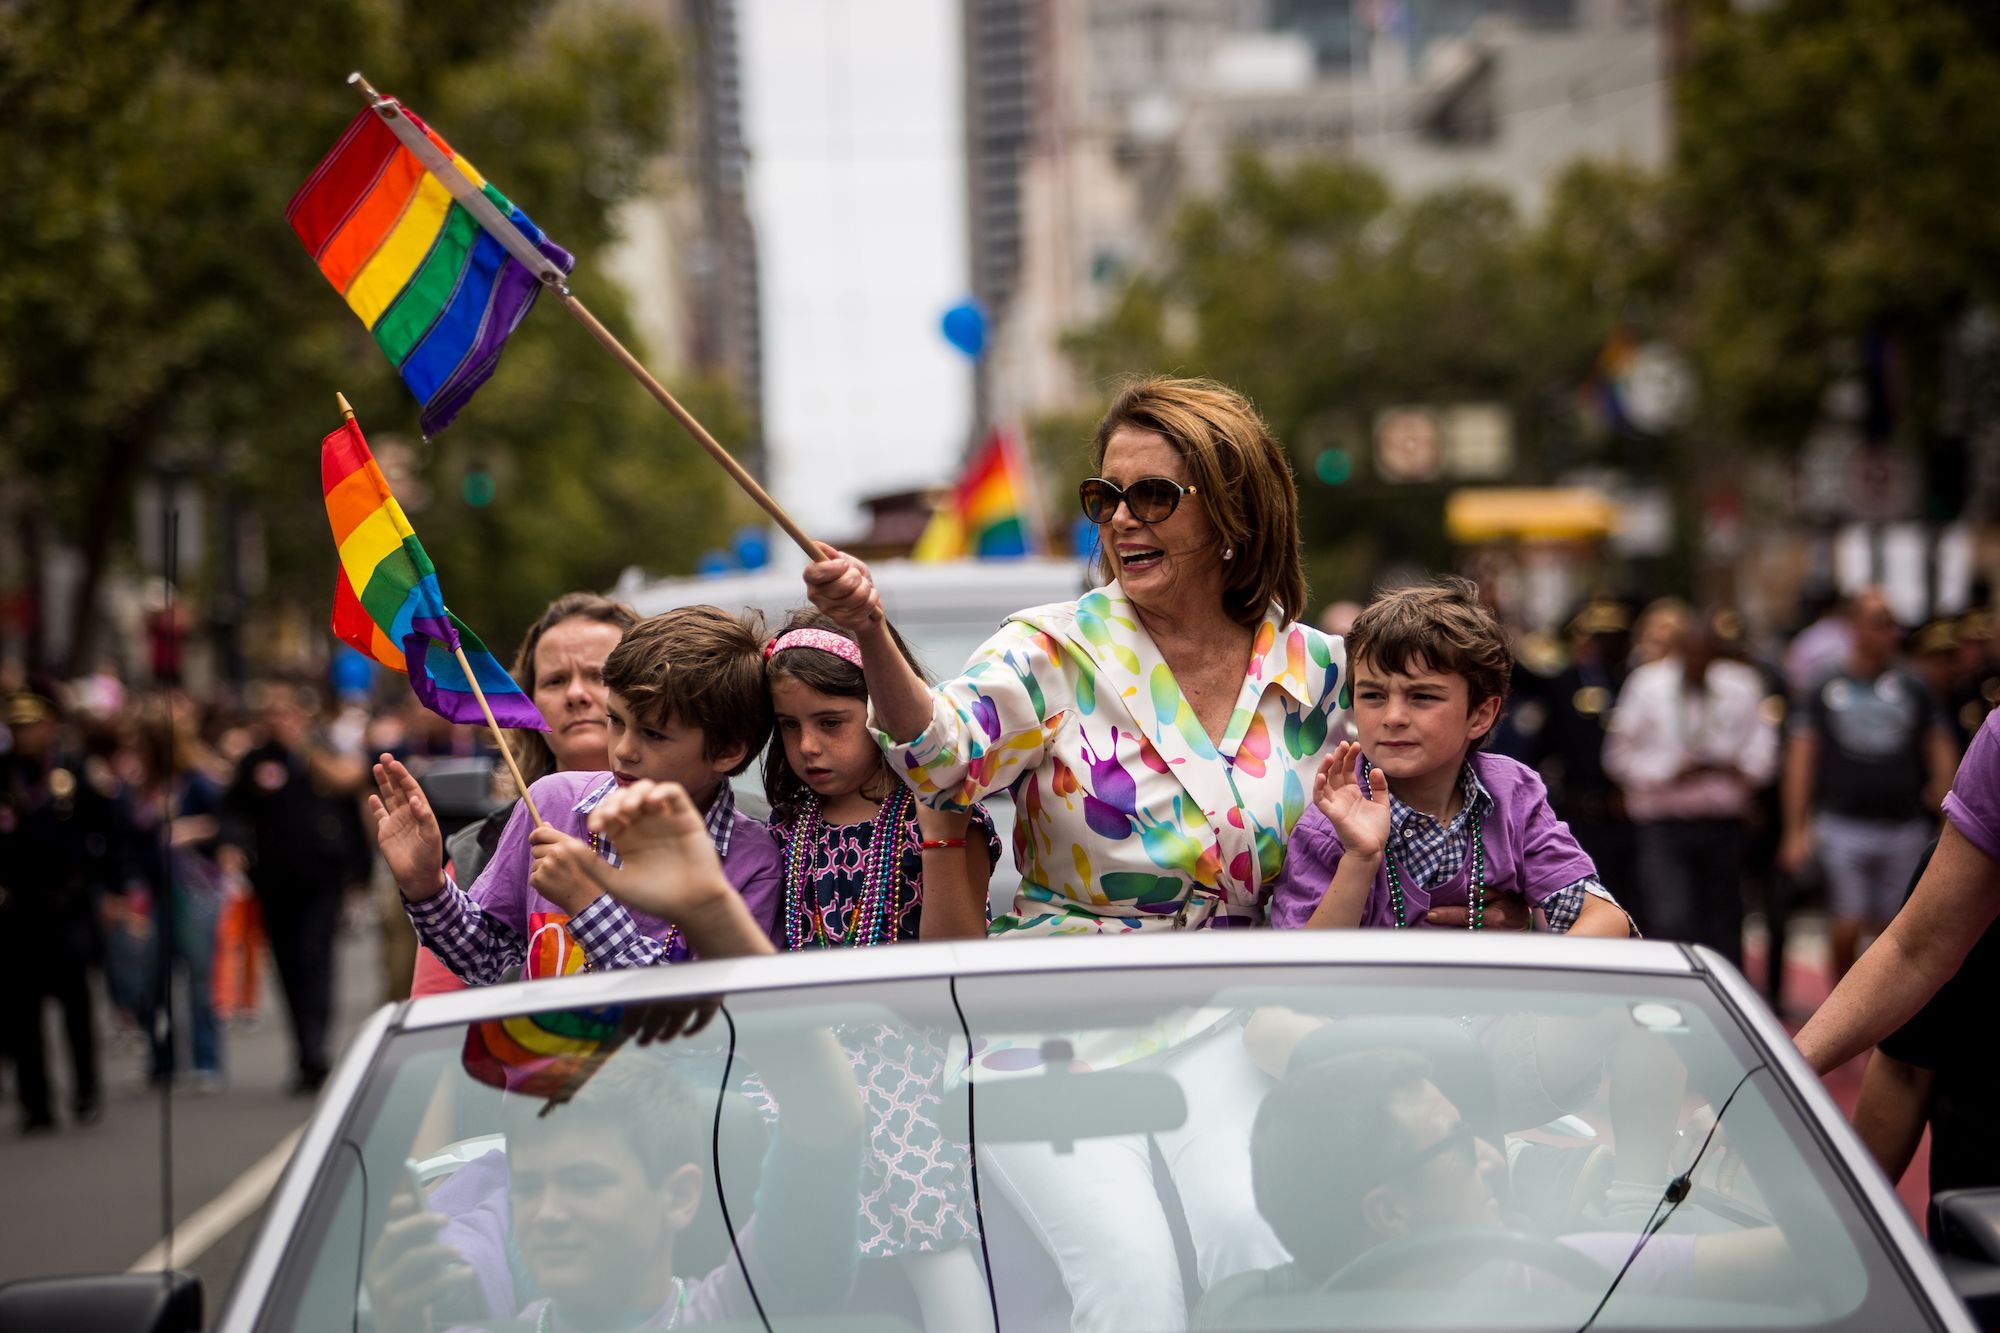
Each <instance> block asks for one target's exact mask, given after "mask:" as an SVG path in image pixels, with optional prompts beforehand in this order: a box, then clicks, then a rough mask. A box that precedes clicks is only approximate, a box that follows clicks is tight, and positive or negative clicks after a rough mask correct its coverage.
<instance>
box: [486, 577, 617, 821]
mask: <svg viewBox="0 0 2000 1333" xmlns="http://www.w3.org/2000/svg"><path fill="white" fill-rule="evenodd" d="M565 620H594V621H596V622H597V623H598V624H600V625H609V626H611V627H612V628H613V629H615V630H617V631H618V632H619V633H620V634H623V633H624V632H625V631H626V630H628V629H631V628H632V627H633V626H634V625H636V624H638V623H639V613H638V612H636V611H634V610H633V609H632V608H631V607H629V606H627V605H625V603H623V602H614V601H612V600H611V599H610V598H609V597H600V596H599V595H598V594H596V593H594V592H566V593H564V594H563V595H562V596H560V597H558V598H556V599H555V600H554V601H553V602H550V603H549V604H548V607H547V608H546V609H545V610H543V612H542V614H541V615H539V616H537V617H535V623H534V624H532V625H530V626H528V632H527V633H526V634H523V635H522V636H521V646H520V648H518V649H517V650H516V651H515V653H514V665H513V673H514V683H515V684H517V685H519V686H520V687H521V688H522V689H523V690H526V691H527V692H528V697H529V698H530V699H532V698H534V697H535V649H536V648H538V647H540V646H541V642H542V636H543V635H544V634H547V633H548V632H549V631H550V630H552V629H554V628H555V627H556V626H557V625H560V624H562V623H563V621H565ZM515 736H517V737H518V738H519V743H518V745H517V747H516V749H515V751H514V760H515V762H516V763H518V764H519V765H520V766H521V777H522V779H523V780H524V781H527V782H530V783H532V782H534V781H535V780H536V779H538V778H543V777H546V776H548V775H549V774H550V773H553V772H555V769H556V755H555V751H553V750H551V749H550V748H549V742H548V738H547V737H546V736H544V735H543V734H542V733H541V732H539V731H519V732H516V733H515Z"/></svg>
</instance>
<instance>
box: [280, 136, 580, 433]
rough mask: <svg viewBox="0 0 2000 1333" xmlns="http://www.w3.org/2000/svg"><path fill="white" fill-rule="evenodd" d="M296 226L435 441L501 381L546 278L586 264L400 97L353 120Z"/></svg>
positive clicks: (293, 208) (304, 192) (292, 213)
mask: <svg viewBox="0 0 2000 1333" xmlns="http://www.w3.org/2000/svg"><path fill="white" fill-rule="evenodd" d="M285 220H286V221H287V222H290V223H291V224H292V230H293V231H295V232H297V233H298V236H299V240H301V241H302V242H304V243H305V247H306V251H307V252H308V253H309V254H311V255H312V257H313V262H315V263H316V264H318V265H319V270H320V272H321V273H323V274H325V275H326V280H327V281H328V282H330V283H332V284H333V288H334V290H335V291H337V292H339V293H340V294H341V295H342V296H343V297H345V298H346V299H347V304H348V306H349V307H350V308H351V309H352V310H353V311H354V313H355V314H357V315H359V316H360V317H361V322H362V323H363V324H366V325H367V326H368V331H369V332H370V333H372V334H373V335H374V336H375V343H376V345H377V346H378V347H380V348H381V349H382V351H383V352H384V353H385V354H386V355H387V356H388V358H389V360H390V361H391V362H393V363H394V364H395V366H396V373H397V374H399V375H401V376H402V377H403V383H404V384H406V385H408V386H409V389H410V392H411V393H413V394H415V395H416V396H417V402H418V403H420V404H421V405H422V407H423V415H422V417H421V423H422V427H423V432H424V434H425V435H426V436H431V435H435V434H437V433H438V432H439V431H441V430H443V429H444V428H445V427H446V426H447V425H449V424H450V423H451V419H452V418H453V417H454V416H456V415H458V411H459V409H460V408H462V407H464V406H465V404H466V402H467V401H468V400H469V399H470V398H471V397H472V395H473V392H474V391H475V390H477V389H478V388H479V386H480V385H482V384H484V383H485V382H486V380H487V378H488V377H489V376H490V375H492V373H493V368H494V366H495V365H497V364H498V363H499V360H500V349H501V347H502V345H504V344H505V343H506V341H507V338H508V336H509V335H510V334H512V333H513V332H514V330H515V328H516V327H517V326H519V324H520V322H521V319H522V317H523V316H524V315H526V314H527V313H528V307H530V306H532V305H533V304H534V303H535V296H536V294H537V293H539V292H540V291H541V289H542V286H543V284H544V282H546V281H549V280H550V279H551V277H552V276H559V275H562V274H567V273H568V272H569V271H570V270H571V269H572V268H574V267H575V266H576V260H575V259H574V258H573V257H571V255H570V253H569V252H568V251H567V250H564V249H563V248H562V247H561V246H559V245H557V244H556V243H555V242H553V241H551V240H549V239H548V238H547V237H546V236H544V235H542V233H541V230H540V229H539V228H537V227H536V226H535V224H534V223H532V222H530V221H529V220H528V215H527V214H525V213H523V212H522V211H521V210H520V209H519V208H516V207H515V206H514V205H513V204H512V203H511V202H509V200H508V199H507V197H506V196H505V195H503V194H501V193H500V191H498V190H496V189H494V188H493V186H492V185H491V184H489V183H487V181H486V180H485V179H484V178H483V177H481V176H480V174H479V172H478V171H477V170H475V169H474V168H473V165H472V164H471V163H470V162H467V161H466V160H465V159H464V158H462V157H460V156H458V154H457V153H455V152H453V151H452V149H451V146H450V145H449V144H447V143H445V141H444V140H443V139H441V138H439V137H438V136H437V135H436V134H435V133H433V132H432V131H431V129H430V127H429V126H427V125H425V124H424V123H423V121H422V120H420V119H418V118H417V116H416V115H415V114H414V113H412V112H411V111H410V110H409V109H408V108H406V107H404V106H402V105H401V104H400V103H398V102H396V101H395V99H393V98H384V99H382V100H381V101H380V102H378V103H376V104H375V105H374V106H371V107H369V108H368V109H367V110H365V111H363V112H362V113H361V114H360V115H358V116H356V117H355V118H354V120H353V122H352V123H351V124H349V125H348V127H347V132H346V133H345V134H343V135H341V136H340V142H338V143H336V144H335V145H334V146H333V151H332V152H330V153H328V154H327V155H326V157H325V158H324V159H322V160H321V162H320V164H319V166H318V167H316V168H314V170H313V173H312V175H311V176H310V177H309V178H307V180H306V183H305V184H304V185H302V186H300V187H299V192H298V193H297V194H296V195H294V196H293V197H292V202H291V204H290V205H289V206H287V207H286V209H285ZM510 230H511V232H512V233H513V234H512V235H509V234H507V233H508V232H509V231H510Z"/></svg>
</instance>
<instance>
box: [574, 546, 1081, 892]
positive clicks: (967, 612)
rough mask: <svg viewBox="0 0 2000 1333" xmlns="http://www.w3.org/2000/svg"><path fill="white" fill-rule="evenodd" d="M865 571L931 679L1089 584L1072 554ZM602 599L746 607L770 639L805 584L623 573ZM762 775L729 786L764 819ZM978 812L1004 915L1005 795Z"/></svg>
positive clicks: (650, 608) (659, 606) (1012, 884)
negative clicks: (992, 830)
mask: <svg viewBox="0 0 2000 1333" xmlns="http://www.w3.org/2000/svg"><path fill="white" fill-rule="evenodd" d="M869 570H870V572H872V573H873V574H874V576H875V586H876V587H877V588H878V589H880V590H881V593H882V604H883V606H884V607H885V608H886V609H887V610H888V612H889V620H890V622H891V623H892V624H894V625H895V627H896V629H897V630H898V631H899V632H900V633H901V634H902V636H903V638H904V639H905V640H906V641H907V642H908V643H909V645H910V648H911V650H912V651H913V652H915V653H916V655H917V660H918V661H919V662H921V663H922V664H923V666H924V669H925V670H926V671H928V672H929V673H930V675H931V676H932V677H934V678H938V679H943V678H946V677H950V676H955V675H957V674H958V673H959V671H960V670H961V669H962V668H963V667H964V666H965V663H966V660H967V659H968V658H969V657H971V656H972V652H973V650H974V649H975V648H977V647H979V645H980V644H981V643H984V642H985V641H986V640H987V639H988V638H989V637H991V636H992V634H993V632H994V631H995V630H997V629H999V628H1000V626H1001V624H1002V623H1003V622H1004V621H1005V620H1006V619H1007V617H1008V616H1010V615H1012V614H1013V613H1014V612H1016V611H1019V610H1022V609H1024V608H1026V607H1030V606H1041V605H1043V604H1045V603H1048V602H1067V601H1073V600H1074V599H1075V598H1076V597H1077V596H1079V595H1080V594H1082V593H1083V592H1084V591H1085V590H1086V589H1088V588H1089V586H1090V582H1089V577H1088V573H1087V571H1086V569H1085V566H1084V562H1083V561H1082V560H1081V559H1078V558H1075V557H1067V558H1061V559H1057V558H1053V557H1027V558H1024V559H1020V560H959V561H950V562H946V563H942V564H918V563H917V562H915V561H913V560H882V561H871V562H869ZM610 595H611V596H613V597H616V598H618V599H619V600H620V601H623V602H626V603H629V604H630V605H631V606H632V608H633V609H634V610H636V611H637V612H638V613H639V614H640V615H642V616H655V615H658V614H659V613H660V612H662V611H671V610H673V609H674V608H675V607H677V606H696V605H702V604H706V605H709V606H719V607H721V608H722V609H723V610H725V611H732V612H736V611H744V610H753V611H757V612H760V613H761V614H762V615H763V616H764V618H765V620H766V621H767V622H768V624H769V627H770V631H771V632H772V633H775V632H776V631H777V628H778V626H779V625H782V624H783V623H784V620H785V616H786V615H787V614H788V613H789V612H790V611H792V610H793V609H794V608H795V607H800V606H804V605H805V604H806V596H805V584H804V583H803V582H802V581H801V580H800V578H799V572H798V568H797V567H796V566H793V567H791V568H774V569H765V570H755V571H751V572H747V573H740V574H722V575H716V576H714V577H709V578H683V579H658V580H653V581H647V580H646V579H645V578H644V577H643V576H640V575H639V574H638V573H637V571H630V572H628V574H627V575H626V577H625V578H623V579H620V580H619V582H618V586H616V587H615V588H613V589H611V592H610ZM761 774H762V765H761V764H753V765H752V766H751V768H750V769H749V771H747V772H745V773H744V774H742V775H741V776H740V777H738V778H737V779H736V783H735V786H736V794H737V797H738V799H739V800H740V801H741V803H742V805H743V806H744V808H745V809H746V810H747V811H748V812H749V813H751V814H755V815H758V816H759V817H762V816H763V815H764V814H765V813H767V812H768V807H767V806H766V805H765V803H764V784H763V779H762V776H761ZM987 809H988V811H989V812H990V813H991V814H992V816H993V822H994V824H995V826H996V827H997V828H998V829H999V832H1000V837H1001V844H1002V848H1003V850H1002V852H1001V856H1000V864H999V865H998V866H997V867H995V868H994V871H993V883H992V890H991V892H990V894H989V895H988V900H989V901H990V902H991V903H992V904H993V910H994V911H995V912H1004V911H1008V910H1010V909H1011V908H1012V907H1013V905H1014V890H1015V889H1016V888H1017V887H1018V886H1019V884H1020V874H1019V872H1018V871H1017V870H1016V869H1015V866H1014V855H1013V846H1012V837H1013V831H1014V807H1013V802H1012V801H1011V800H1010V799H1009V797H1008V796H1007V794H1006V793H1005V792H1000V793H997V794H996V795H995V796H994V797H992V798H991V799H989V800H988V802H987Z"/></svg>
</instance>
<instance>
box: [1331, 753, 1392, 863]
mask: <svg viewBox="0 0 2000 1333" xmlns="http://www.w3.org/2000/svg"><path fill="white" fill-rule="evenodd" d="M1360 754H1361V747H1360V746H1359V745H1357V744H1355V743H1354V742H1353V741H1342V742H1341V743H1340V744H1339V745H1336V746H1335V747H1334V749H1333V753H1332V754H1330V755H1328V756H1327V757H1326V758H1325V759H1324V760H1322V761H1321V762H1320V766H1319V772H1318V773H1316V774H1314V775H1313V804H1314V805H1316V806H1318V807H1319V808H1320V812H1321V813H1322V814H1324V815H1325V816H1326V817H1327V818H1328V819H1329V820H1331V821H1332V822H1333V831H1334V832H1335V833H1337V834H1339V835H1340V845H1341V846H1342V848H1344V849H1345V850H1346V852H1347V853H1348V854H1349V855H1351V856H1370V857H1374V856H1380V855H1382V850H1383V848H1385V847H1387V846H1388V845H1389V776H1388V774H1386V773H1384V772H1383V771H1382V770H1381V769H1379V768H1370V769H1369V770H1368V792H1367V793H1366V794H1365V795H1364V794H1363V793H1362V790H1361V780H1360V779H1359V778H1358V777H1356V776H1355V773H1354V761H1355V760H1356V759H1357V758H1359V757H1360Z"/></svg>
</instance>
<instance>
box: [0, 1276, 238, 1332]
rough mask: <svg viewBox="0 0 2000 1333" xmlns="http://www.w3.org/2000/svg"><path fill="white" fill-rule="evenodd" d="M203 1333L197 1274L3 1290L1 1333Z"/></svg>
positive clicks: (77, 1280)
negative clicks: (55, 1330)
mask: <svg viewBox="0 0 2000 1333" xmlns="http://www.w3.org/2000/svg"><path fill="white" fill-rule="evenodd" d="M51 1329H61V1330H62V1333H201V1279H200V1278H198V1277H196V1276H195V1275H194V1274H192V1273H178V1272H174V1273H109V1274H104V1275H101V1276H96V1277H39V1278H29V1279H27V1280H26V1281H22V1282H10V1283H8V1284H7V1285H6V1286H4V1287H0V1333H48V1331H49V1330H51Z"/></svg>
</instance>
